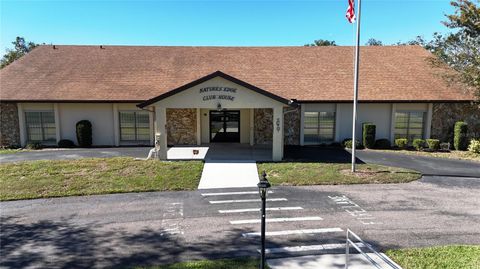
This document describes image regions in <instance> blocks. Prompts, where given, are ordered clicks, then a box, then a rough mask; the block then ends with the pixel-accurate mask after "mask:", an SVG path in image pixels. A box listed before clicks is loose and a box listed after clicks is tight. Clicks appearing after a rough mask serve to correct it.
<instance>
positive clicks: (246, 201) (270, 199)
mask: <svg viewBox="0 0 480 269" xmlns="http://www.w3.org/2000/svg"><path fill="white" fill-rule="evenodd" d="M260 201H261V200H260V199H243V200H217V201H208V202H209V203H210V204H230V203H252V202H260ZM279 201H288V199H287V198H268V199H267V202H279Z"/></svg>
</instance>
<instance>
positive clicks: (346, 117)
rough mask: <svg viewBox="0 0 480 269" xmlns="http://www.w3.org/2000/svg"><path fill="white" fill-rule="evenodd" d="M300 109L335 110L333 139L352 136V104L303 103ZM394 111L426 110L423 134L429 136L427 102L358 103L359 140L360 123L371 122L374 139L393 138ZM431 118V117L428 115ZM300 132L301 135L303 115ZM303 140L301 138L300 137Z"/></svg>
mask: <svg viewBox="0 0 480 269" xmlns="http://www.w3.org/2000/svg"><path fill="white" fill-rule="evenodd" d="M302 111H303V112H305V111H307V112H308V111H335V112H336V126H335V140H336V141H338V142H341V141H343V140H344V139H346V138H351V137H352V114H353V105H352V104H348V103H337V104H328V103H325V104H304V105H302ZM395 111H423V112H427V119H426V121H427V122H426V124H425V125H426V127H425V128H426V130H425V136H426V137H428V136H429V132H428V131H427V129H428V128H429V124H430V122H429V121H430V120H429V115H428V114H429V113H430V112H429V104H426V103H418V104H416V103H399V104H392V103H359V104H358V115H357V117H358V118H357V128H356V133H357V137H358V139H359V140H361V138H362V123H364V122H371V123H373V124H375V125H376V139H381V138H386V139H389V140H391V141H392V140H393V124H394V122H393V121H394V117H393V116H394V113H395ZM430 118H431V117H430ZM301 132H302V136H303V116H302V127H301ZM301 139H302V140H303V138H301Z"/></svg>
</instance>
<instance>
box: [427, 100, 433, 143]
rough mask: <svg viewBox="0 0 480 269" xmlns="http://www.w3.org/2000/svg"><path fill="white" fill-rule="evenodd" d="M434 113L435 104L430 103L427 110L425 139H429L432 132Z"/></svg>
mask: <svg viewBox="0 0 480 269" xmlns="http://www.w3.org/2000/svg"><path fill="white" fill-rule="evenodd" d="M432 114H433V104H432V103H429V104H428V110H427V122H426V124H425V128H426V130H425V139H429V138H430V135H431V132H432Z"/></svg>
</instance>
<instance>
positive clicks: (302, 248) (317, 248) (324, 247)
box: [257, 243, 364, 254]
mask: <svg viewBox="0 0 480 269" xmlns="http://www.w3.org/2000/svg"><path fill="white" fill-rule="evenodd" d="M357 246H359V247H361V248H362V247H364V245H363V244H362V243H358V244H357ZM332 249H341V250H345V244H322V245H306V246H292V247H280V248H267V249H265V253H271V254H273V253H291V252H307V251H322V250H332ZM257 251H258V252H260V249H257Z"/></svg>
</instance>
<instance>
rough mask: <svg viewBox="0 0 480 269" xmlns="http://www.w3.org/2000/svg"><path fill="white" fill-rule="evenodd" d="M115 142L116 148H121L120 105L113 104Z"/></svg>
mask: <svg viewBox="0 0 480 269" xmlns="http://www.w3.org/2000/svg"><path fill="white" fill-rule="evenodd" d="M112 113H113V140H114V141H113V142H114V144H115V146H116V147H118V146H120V122H119V120H118V104H113V106H112Z"/></svg>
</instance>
